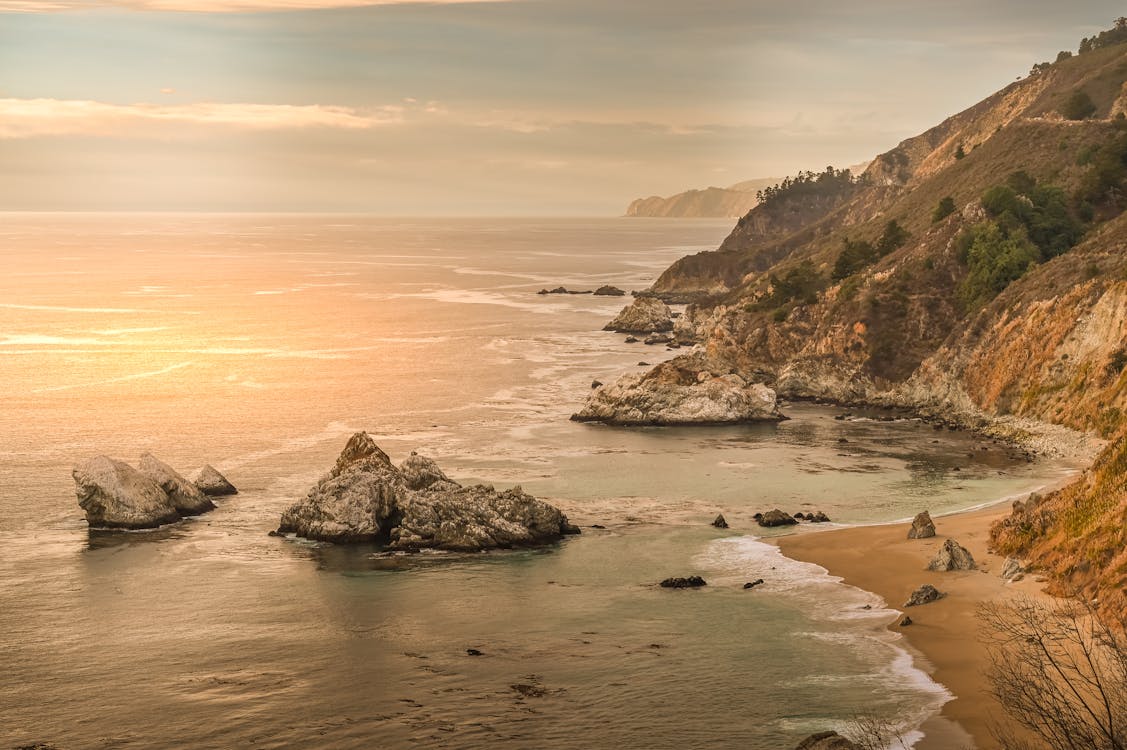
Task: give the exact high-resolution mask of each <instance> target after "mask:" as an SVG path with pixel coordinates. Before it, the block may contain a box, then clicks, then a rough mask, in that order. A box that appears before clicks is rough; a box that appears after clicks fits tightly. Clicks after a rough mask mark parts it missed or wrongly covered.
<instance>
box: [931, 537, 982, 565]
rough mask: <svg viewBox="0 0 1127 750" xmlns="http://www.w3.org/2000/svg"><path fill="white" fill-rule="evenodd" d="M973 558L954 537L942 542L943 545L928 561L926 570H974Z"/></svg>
mask: <svg viewBox="0 0 1127 750" xmlns="http://www.w3.org/2000/svg"><path fill="white" fill-rule="evenodd" d="M977 567H978V566H977V565H975V564H974V558H973V557H972V556H971V554H970V552H968V551H967V549H966V547H963V546H962V545H960V544H959V543H958V542H956V541H955V540H954V539H948V540H947V541H945V542H943V546H942V547H940V548H939V551H938V552H936V553H935V557H934V558H932V560H931V562H930V563H928V566H927V569H928V570H974V569H975V568H977Z"/></svg>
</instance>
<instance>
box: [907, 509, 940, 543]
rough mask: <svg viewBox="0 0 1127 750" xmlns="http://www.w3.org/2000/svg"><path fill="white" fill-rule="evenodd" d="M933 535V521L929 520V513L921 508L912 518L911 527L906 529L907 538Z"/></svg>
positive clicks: (925, 537)
mask: <svg viewBox="0 0 1127 750" xmlns="http://www.w3.org/2000/svg"><path fill="white" fill-rule="evenodd" d="M933 536H935V523H934V522H933V521H932V520H931V514H930V513H928V512H927V511H926V510H922V511H920V512H919V513H917V514H916V517H915V518H913V519H912V528H910V529H908V538H909V539H927V538H928V537H933Z"/></svg>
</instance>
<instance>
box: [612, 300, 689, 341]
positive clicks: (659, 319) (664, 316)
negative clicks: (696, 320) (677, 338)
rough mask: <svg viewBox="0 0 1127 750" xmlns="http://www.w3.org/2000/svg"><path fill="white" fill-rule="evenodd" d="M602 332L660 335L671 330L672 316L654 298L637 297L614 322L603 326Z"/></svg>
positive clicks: (659, 301)
mask: <svg viewBox="0 0 1127 750" xmlns="http://www.w3.org/2000/svg"><path fill="white" fill-rule="evenodd" d="M603 330H604V331H618V332H619V333H655V332H658V333H661V332H664V331H672V330H673V315H672V310H670V309H669V305H667V304H665V303H664V302H662V301H661V300H659V299H657V298H656V297H638V298H637V299H635V300H634V301H633V302H632V303H631V304H629V305H627V306H626V307H624V308H622V312H620V313H619V314H618V315H617V316H616V317H615V319H614V320H612V321H611V322H609V323H607V324H606V325H605V326H603Z"/></svg>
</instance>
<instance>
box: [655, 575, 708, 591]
mask: <svg viewBox="0 0 1127 750" xmlns="http://www.w3.org/2000/svg"><path fill="white" fill-rule="evenodd" d="M707 585H708V583H707V582H705V580H704V579H703V578H701V577H700V576H689V577H688V578H666V579H665V580H664V581H662V582H661V587H662V588H663V589H695V588H700V587H701V586H707Z"/></svg>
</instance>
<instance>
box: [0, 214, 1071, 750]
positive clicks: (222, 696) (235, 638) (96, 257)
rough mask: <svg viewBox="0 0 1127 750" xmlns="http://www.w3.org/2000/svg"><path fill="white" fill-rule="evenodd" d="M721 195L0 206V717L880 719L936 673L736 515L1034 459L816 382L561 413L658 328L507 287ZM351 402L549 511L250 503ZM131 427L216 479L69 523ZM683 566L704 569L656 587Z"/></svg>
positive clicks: (147, 442) (362, 724) (133, 442)
mask: <svg viewBox="0 0 1127 750" xmlns="http://www.w3.org/2000/svg"><path fill="white" fill-rule="evenodd" d="M729 229H730V222H724V221H669V220H629V219H601V220H562V219H561V220H467V219H449V220H389V219H373V218H366V217H352V216H268V215H262V216H221V215H216V216H210V215H51V214H34V215H33V214H27V215H13V214H9V215H5V216H4V217H3V219H2V221H0V262H2V264H3V265H2V268H3V270H4V273H3V274H2V275H0V384H2V386H3V388H2V390H0V438H2V440H0V747H11V746H15V745H21V744H30V743H32V742H46V743H51V744H53V745H54V746H56V747H58V748H60V750H71V749H77V748H160V747H185V748H231V747H260V748H288V747H306V748H309V747H325V748H329V747H331V748H353V747H355V748H361V747H363V748H372V747H379V748H400V747H442V748H483V747H502V748H538V747H550V748H603V747H615V748H639V749H641V748H679V749H680V748H685V747H715V748H722V747H731V748H763V749H764V750H766V749H767V748H772V749H774V748H785V747H790V746H792V745H793V744H795V743H796V742H797V741H798V740H799V739H801V738H802V737H804V736H806V735H807V734H810V733H811V732H814V731H819V730H823V729H826V728H842V727H844V726H846V725H847V724H848V723H849V721H850V720H851V719H852V718H854V717H857V716H859V715H863V714H873V713H875V714H880V715H886V716H890V717H894V718H895V719H896V720H897V721H898V722H900V723H901V725H902V729H903V731H904V732H905V733H907V734H909V735H910V733H911V732H912V730H913V729H914V728H915V727H917V726H918V725H919V724H920V723H921V722H922V721H923V720H924V719H925V718H927V717H928V716H929V715H931V714H933V713H934V712H935V711H936V710H937V709H938V707H939V706H940V705H942V703H943V702H944V701H945V700H947V699H948V698H949V696H948V695H947V693H946V691H945V690H944V689H943V687H942V686H940V685H936V684H935V683H933V682H931V681H930V680H929V679H928V677H927V676H926V675H925V674H924V673H923V672H921V671H920V670H918V669H917V668H916V667H915V666H914V665H913V663H912V660H911V658H910V657H908V655H907V654H906V652H905V651H904V650H903V649H901V647H900V645H899V643H898V636H896V635H895V634H893V633H890V632H889V631H887V630H886V628H885V625H886V624H887V623H888V622H889V621H890V620H891V619H892V617H894V615H893V613H892V612H890V611H889V610H887V609H884V608H883V604H882V602H880V600H879V599H877V598H876V597H874V596H872V595H870V594H867V593H865V592H862V591H859V590H856V589H852V588H849V587H847V586H844V585H842V584H841V583H840V582H838V581H837V580H836V579H833V578H831V577H830V576H828V575H827V574H826V573H825V571H823V570H821V569H820V568H817V567H816V566H811V565H807V564H803V563H797V562H793V561H789V560H787V559H786V558H784V557H783V556H782V555H780V554H779V553H778V551H777V549H776V548H775V547H773V546H771V545H768V544H765V543H764V542H763V541H761V540H760V539H759V537H760V536H761V535H762V534H765V533H766V534H775V533H787V532H777V531H769V532H768V531H766V530H763V529H760V528H759V527H758V526H756V525H755V524H754V521H753V520H752V514H754V513H755V512H756V511H764V510H769V509H771V508H775V507H778V508H781V509H783V510H786V511H787V512H792V513H793V512H797V511H809V510H822V511H824V512H826V513H827V514H829V515H830V516H831V518H832V519H833V520H834V521H835V522H837V523H865V522H881V521H890V520H894V519H900V518H905V517H909V516H911V515H912V514H914V513H915V512H917V511H918V510H920V509H922V508H924V507H927V508H930V509H931V511H932V512H933V513H938V512H944V511H952V510H957V509H960V508H965V507H969V506H973V505H977V504H981V503H984V502H989V501H991V500H994V499H997V498H1000V497H1003V496H1006V495H1009V494H1013V493H1016V492H1020V491H1022V490H1028V489H1032V488H1034V487H1037V486H1039V485H1041V484H1044V483H1045V482H1047V481H1049V480H1050V479H1052V478H1053V477H1055V476H1057V475H1058V474H1059V470H1058V469H1057V468H1056V467H1053V466H1050V465H1047V464H1041V463H1035V464H1028V463H1026V462H1025V461H1024V460H1022V459H1020V458H1018V457H1015V456H1014V455H1012V454H1011V453H1010V452H1009V451H1007V450H1005V449H1004V447H1002V446H998V445H995V444H992V443H987V442H984V441H981V440H979V439H976V438H975V437H973V436H969V435H964V434H960V433H950V432H946V431H944V432H936V431H934V430H933V429H932V428H931V427H930V426H928V425H926V424H923V423H921V422H919V421H916V420H912V419H896V420H894V421H884V419H883V418H882V417H883V416H884V415H877V414H864V413H860V412H858V413H856V414H854V416H853V417H851V418H849V419H835V418H834V417H835V416H840V415H841V414H842V413H843V410H841V409H833V408H830V407H820V406H814V405H803V404H791V405H789V406H787V407H785V410H786V412H787V413H788V414H789V416H790V417H791V419H790V421H786V422H783V423H781V424H778V425H740V426H731V427H702V428H665V429H662V428H644V429H623V428H611V427H606V426H601V425H592V424H578V423H573V422H569V421H568V419H567V418H568V416H569V415H570V414H571V413H573V412H575V411H577V410H578V409H579V407H580V405H581V404H582V402H583V399H584V397H585V396H586V394H587V393H589V392H590V386H591V382H592V380H594V379H598V380H601V381H604V382H605V381H608V380H610V379H612V378H614V377H616V376H617V375H618V374H621V373H623V372H631V371H640V370H642V369H644V367H646V365H642V364H640V363H641V362H647V363H650V364H653V363H656V362H659V361H661V360H663V359H666V358H669V357H671V356H674V354H675V352H672V351H667V350H665V349H664V348H662V347H652V346H644V345H642V344H627V343H625V342H624V337H623V336H622V335H619V334H614V333H609V332H604V331H602V330H601V328H602V326H603V324H604V323H605V322H606V321H607V320H608V319H609V318H610V317H612V316H613V315H614V314H615V313H617V311H618V310H619V309H621V307H622V306H623V305H624V304H626V303H627V302H628V301H629V298H625V299H623V298H613V297H594V296H592V295H537V294H536V292H537V291H538V290H539V289H541V288H544V287H549V288H550V287H555V286H559V285H564V286H566V287H568V288H571V289H593V288H595V287H598V286H600V285H603V284H614V285H617V286H619V287H622V288H624V289H629V290H634V289H641V288H644V287H645V286H647V285H648V284H649V283H651V282H652V281H653V279H654V278H655V277H656V275H657V274H658V273H660V271H661V270H662V269H663V268H664V267H666V266H667V265H668V264H669V263H671V262H672V261H673V260H675V259H676V258H678V257H680V256H682V255H685V254H688V253H693V252H698V251H701V250H706V249H711V248H714V247H715V246H716V245H717V244H718V243H719V241H720V240H721V239H722V238H723V237H724V235H725V234H726V233H727V231H728V230H729ZM357 430H367V431H368V432H369V433H370V434H371V435H373V437H374V438H375V439H376V441H377V442H378V443H379V445H380V446H381V447H382V448H383V449H384V450H385V451H387V452H388V453H389V454H390V455H391V457H392V458H393V459H394V460H396V461H398V460H401V459H402V458H403V457H405V456H406V455H407V454H408V453H409V452H410V451H412V450H418V451H420V452H421V453H424V454H426V455H429V456H431V457H433V458H435V459H437V460H438V462H439V463H440V465H441V466H442V467H443V469H444V470H445V471H446V473H447V474H449V475H450V476H451V477H453V478H455V479H457V480H459V481H461V482H463V483H469V482H475V481H483V482H490V483H494V484H496V485H497V486H498V487H507V486H512V485H518V484H519V485H521V486H522V487H523V488H524V489H525V490H526V491H529V492H531V493H533V494H535V495H537V496H538V497H542V498H544V499H546V500H548V501H550V502H552V503H555V504H557V505H558V506H560V507H561V508H563V509H564V510H565V511H566V512H567V513H568V514H569V516H570V517H571V519H572V520H573V521H574V522H576V523H578V524H580V525H581V526H583V527H584V528H583V534H582V535H581V536H579V537H572V538H568V539H567V540H566V541H564V542H562V543H560V544H559V545H555V546H551V547H548V548H545V549H540V550H534V551H515V552H492V553H486V554H476V555H456V554H421V555H412V556H392V557H387V556H384V555H381V554H379V551H378V550H376V549H374V548H370V547H338V546H332V545H320V544H311V543H306V542H302V541H295V540H286V539H279V538H274V537H268V536H267V532H268V531H270V530H271V529H273V528H275V527H276V526H277V522H278V517H279V515H280V513H281V512H282V510H283V509H284V508H285V507H287V506H288V505H289V504H290V503H292V502H294V501H295V500H297V499H299V498H300V497H302V495H303V494H304V493H305V492H306V491H307V489H308V488H309V487H310V486H311V485H312V484H313V483H314V482H315V481H316V480H317V478H318V477H319V476H320V475H321V474H322V473H323V472H325V471H326V470H327V469H328V468H329V467H330V466H331V465H332V462H333V460H334V458H335V456H336V454H337V453H338V452H339V451H340V449H341V448H342V447H343V445H344V443H345V441H346V440H347V438H348V436H349V435H350V434H351V433H353V432H354V431H357ZM143 451H151V452H153V453H154V454H156V455H157V456H158V457H160V458H161V459H163V460H164V461H166V462H168V463H170V464H171V465H172V466H174V467H176V468H177V469H179V470H181V471H182V472H183V473H185V474H187V473H190V472H191V471H192V470H194V469H196V468H198V467H200V466H202V465H203V464H204V463H211V464H214V465H215V466H216V467H218V468H219V469H220V470H221V471H222V472H224V473H225V474H226V475H227V476H228V478H229V479H231V481H232V482H234V483H235V484H236V485H237V486H238V487H239V490H240V492H239V494H238V495H237V496H234V497H230V498H226V499H222V500H220V502H219V507H218V509H217V510H215V511H214V512H212V513H209V514H207V515H205V516H201V517H199V518H194V519H189V520H186V521H184V522H182V523H180V524H177V525H174V526H170V527H165V528H163V529H160V530H156V531H149V532H136V533H106V532H96V531H89V530H88V529H87V527H86V523H85V520H84V518H83V516H82V513H81V511H80V509H79V508H78V506H77V504H76V502H75V496H74V489H73V482H72V480H71V478H70V470H71V468H72V467H73V466H74V465H75V464H76V463H78V462H81V461H83V460H85V459H87V458H90V457H92V456H94V455H97V454H102V453H104V454H108V455H111V456H114V457H117V458H121V459H125V460H135V459H136V458H137V457H138V455H139V454H140V453H142V452H143ZM719 512H723V513H724V515H725V516H726V517H727V519H728V521H729V523H730V524H731V528H730V529H727V530H719V529H715V528H712V527H711V526H710V525H709V522H710V521H711V520H712V518H713V517H715V515H716V514H717V513H719ZM595 525H598V526H602V527H604V528H593V526H595ZM690 574H697V575H702V576H703V577H704V578H705V579H707V581H708V584H709V585H708V586H707V587H705V588H704V589H701V590H696V591H670V590H666V589H661V588H660V587H658V586H656V583H657V582H658V581H660V580H661V579H663V578H666V577H669V576H681V575H690ZM759 578H762V579H763V580H764V581H765V583H764V584H763V585H761V586H758V587H756V588H754V589H750V590H744V589H743V583H744V582H746V581H752V580H756V579H759ZM467 649H476V650H478V651H480V652H481V655H480V656H471V655H469V654H468V653H467Z"/></svg>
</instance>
